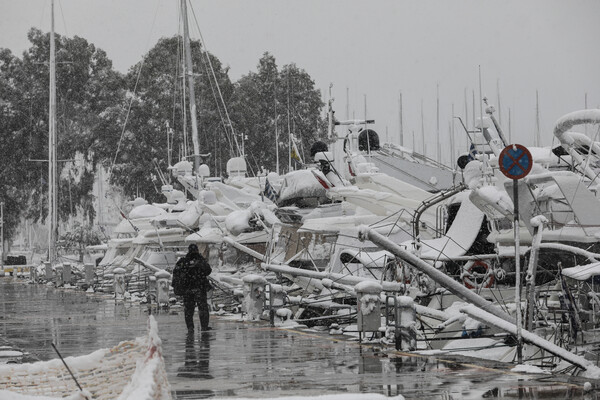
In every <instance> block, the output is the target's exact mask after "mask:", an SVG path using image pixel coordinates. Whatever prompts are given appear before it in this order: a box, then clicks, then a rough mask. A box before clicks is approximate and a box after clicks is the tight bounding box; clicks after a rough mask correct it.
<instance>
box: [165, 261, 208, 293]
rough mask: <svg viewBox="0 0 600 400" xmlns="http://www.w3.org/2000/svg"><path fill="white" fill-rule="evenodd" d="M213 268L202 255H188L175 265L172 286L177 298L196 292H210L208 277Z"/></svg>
mask: <svg viewBox="0 0 600 400" xmlns="http://www.w3.org/2000/svg"><path fill="white" fill-rule="evenodd" d="M211 272H212V268H211V267H210V265H209V264H208V262H207V261H206V259H205V258H204V257H203V256H202V255H201V254H200V253H191V252H190V253H188V254H186V255H185V257H182V258H180V259H179V261H177V263H176V264H175V269H174V270H173V280H172V282H171V286H173V291H174V292H175V295H177V296H185V295H186V294H188V293H190V292H191V291H195V290H204V291H208V290H210V288H211V286H210V283H209V281H208V276H209V275H210V273H211Z"/></svg>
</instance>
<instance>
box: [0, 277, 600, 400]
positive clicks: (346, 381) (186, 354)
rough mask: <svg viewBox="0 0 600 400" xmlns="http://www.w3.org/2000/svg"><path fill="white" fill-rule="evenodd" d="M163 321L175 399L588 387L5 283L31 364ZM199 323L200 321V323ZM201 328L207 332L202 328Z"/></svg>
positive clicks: (535, 392) (537, 392) (15, 329)
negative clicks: (190, 324)
mask: <svg viewBox="0 0 600 400" xmlns="http://www.w3.org/2000/svg"><path fill="white" fill-rule="evenodd" d="M149 313H152V314H154V315H155V318H156V320H157V322H158V327H159V335H160V337H161V338H162V341H163V354H164V359H165V364H166V370H167V374H168V379H169V382H170V384H171V388H172V391H173V397H174V399H201V398H208V397H211V398H212V397H215V398H219V397H240V398H249V397H252V398H266V397H279V396H312V395H323V394H341V393H380V394H384V395H387V396H393V395H397V394H402V395H404V396H405V397H406V398H407V399H455V400H457V399H480V398H482V397H493V398H514V397H519V398H542V397H543V398H544V399H564V398H585V399H597V398H599V397H598V394H597V393H596V392H592V393H589V394H586V395H585V397H583V396H584V395H583V394H582V387H583V383H584V381H579V380H575V379H573V378H567V377H560V376H558V377H557V376H551V375H546V376H540V375H531V374H530V375H525V374H518V373H512V372H510V367H511V366H509V365H506V364H498V363H493V362H486V361H481V360H478V361H475V360H473V359H468V358H465V357H456V356H455V357H449V356H438V357H435V356H422V355H421V356H419V355H409V354H405V353H400V352H397V351H395V350H394V349H393V348H390V347H384V346H381V345H379V344H362V345H361V344H359V343H357V341H356V339H354V338H349V337H345V336H341V335H329V333H328V332H327V331H325V332H323V331H317V330H310V329H300V328H295V329H280V328H271V327H270V326H269V325H268V324H267V323H266V322H243V321H239V320H236V319H238V318H239V317H233V316H216V315H212V316H211V325H212V327H213V330H212V331H209V332H208V333H201V332H200V331H199V330H197V331H196V332H195V333H194V334H193V335H191V336H188V334H187V330H186V329H185V323H184V321H183V310H182V309H181V308H180V307H171V308H170V309H169V310H157V309H156V308H152V307H149V306H147V305H137V304H132V303H124V302H115V301H114V300H113V299H110V298H108V297H107V295H101V294H88V293H83V292H82V291H80V290H75V289H55V288H53V287H50V286H45V285H32V284H27V283H24V282H23V280H21V279H14V278H12V277H9V276H7V277H4V278H0V345H3V344H4V345H9V346H11V347H13V348H19V349H22V350H23V351H25V352H26V353H27V354H26V356H25V357H24V360H23V361H24V362H26V361H35V360H48V359H52V358H56V357H57V356H56V354H55V353H54V351H53V350H52V347H51V345H50V343H51V342H54V343H56V345H57V347H58V349H59V350H60V351H61V353H62V355H63V356H65V357H66V356H77V355H82V354H87V353H90V352H92V351H94V350H97V349H99V348H104V347H111V346H114V345H115V344H117V343H119V342H120V341H123V340H129V339H132V338H134V337H136V336H143V335H144V334H145V332H146V324H147V318H148V314H149ZM196 319H197V316H196ZM197 325H199V324H197Z"/></svg>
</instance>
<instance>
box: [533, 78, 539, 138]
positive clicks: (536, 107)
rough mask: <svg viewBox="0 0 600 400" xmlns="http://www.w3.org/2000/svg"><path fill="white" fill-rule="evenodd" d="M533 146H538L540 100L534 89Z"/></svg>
mask: <svg viewBox="0 0 600 400" xmlns="http://www.w3.org/2000/svg"><path fill="white" fill-rule="evenodd" d="M534 143H535V144H534V146H536V147H539V146H540V101H539V97H538V91H537V89H536V90H535V140H534Z"/></svg>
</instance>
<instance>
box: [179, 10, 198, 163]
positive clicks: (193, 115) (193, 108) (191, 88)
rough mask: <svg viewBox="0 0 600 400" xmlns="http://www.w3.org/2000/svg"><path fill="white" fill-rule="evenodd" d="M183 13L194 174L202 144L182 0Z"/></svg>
mask: <svg viewBox="0 0 600 400" xmlns="http://www.w3.org/2000/svg"><path fill="white" fill-rule="evenodd" d="M181 11H182V13H183V36H184V45H185V61H186V64H187V74H188V76H187V78H188V92H189V94H190V114H191V115H190V117H191V118H192V144H193V145H194V172H198V167H199V166H200V143H199V139H198V121H197V113H196V93H195V89H194V86H195V83H194V72H193V67H192V48H191V46H190V31H189V28H188V18H187V0H181Z"/></svg>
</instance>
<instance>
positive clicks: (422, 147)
mask: <svg viewBox="0 0 600 400" xmlns="http://www.w3.org/2000/svg"><path fill="white" fill-rule="evenodd" d="M424 121H425V119H424V118H423V99H421V143H422V146H421V150H423V155H424V156H425V157H427V148H426V147H425V122H424Z"/></svg>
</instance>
